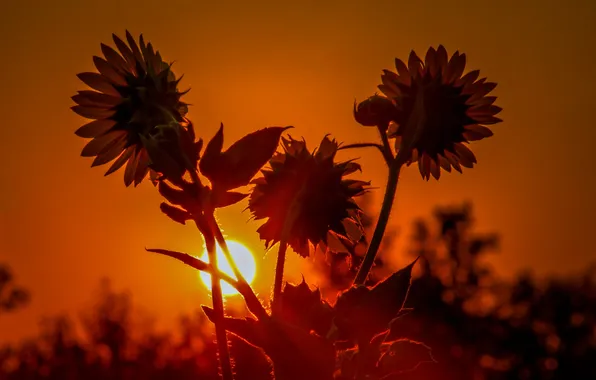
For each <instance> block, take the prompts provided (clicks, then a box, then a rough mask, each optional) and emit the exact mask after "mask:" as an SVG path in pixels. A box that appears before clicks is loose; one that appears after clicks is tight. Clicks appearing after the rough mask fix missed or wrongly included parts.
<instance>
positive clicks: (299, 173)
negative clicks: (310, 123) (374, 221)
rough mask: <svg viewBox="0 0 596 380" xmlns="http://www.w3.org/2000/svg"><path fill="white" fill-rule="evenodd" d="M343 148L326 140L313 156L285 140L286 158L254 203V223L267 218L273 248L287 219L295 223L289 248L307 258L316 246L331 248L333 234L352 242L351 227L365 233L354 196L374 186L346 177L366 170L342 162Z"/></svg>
mask: <svg viewBox="0 0 596 380" xmlns="http://www.w3.org/2000/svg"><path fill="white" fill-rule="evenodd" d="M338 146H339V145H338V143H337V142H336V141H335V140H331V139H329V138H328V137H325V138H324V139H323V141H322V142H321V144H320V146H319V148H318V149H316V150H315V151H314V152H313V153H311V152H309V151H308V149H307V147H306V143H305V142H304V141H298V140H294V139H293V138H292V137H289V138H287V139H286V138H282V147H283V150H284V151H283V153H276V154H275V155H274V156H273V158H272V159H271V160H270V161H269V164H270V166H271V167H270V168H269V169H266V170H263V171H262V174H263V176H262V177H260V178H257V179H256V180H254V181H253V183H254V184H255V187H254V189H253V192H252V194H251V196H250V200H249V209H250V210H251V212H252V214H253V215H254V218H255V219H256V220H259V219H265V218H266V219H267V221H266V222H265V223H264V224H263V225H262V226H261V227H260V228H259V229H258V232H259V234H260V236H261V239H263V240H265V244H266V245H267V247H270V246H271V245H273V244H275V243H277V242H279V241H280V240H281V239H282V234H283V233H284V232H283V231H284V227H285V228H287V226H285V223H286V222H287V220H291V221H292V222H291V228H290V229H289V234H288V235H289V236H288V239H287V240H288V244H289V245H290V247H292V249H293V250H294V251H295V252H297V253H298V254H300V255H301V256H303V257H306V256H308V255H309V254H310V250H311V247H316V246H317V245H319V244H320V243H326V242H327V237H328V235H329V234H332V235H336V236H337V237H338V238H340V239H349V238H350V236H348V232H347V230H346V227H348V225H349V224H350V225H351V226H350V227H352V226H354V225H355V226H357V227H359V228H360V213H361V212H360V209H359V207H358V205H357V204H356V203H355V201H354V197H356V196H359V195H361V194H363V193H364V192H365V190H366V186H367V185H368V183H367V182H363V181H358V180H350V179H345V178H344V177H345V176H346V175H348V174H351V173H353V172H355V171H357V170H360V166H359V165H358V164H357V163H355V162H353V161H346V162H341V163H336V162H335V161H334V159H335V154H336V152H337V149H338ZM348 229H350V228H348Z"/></svg>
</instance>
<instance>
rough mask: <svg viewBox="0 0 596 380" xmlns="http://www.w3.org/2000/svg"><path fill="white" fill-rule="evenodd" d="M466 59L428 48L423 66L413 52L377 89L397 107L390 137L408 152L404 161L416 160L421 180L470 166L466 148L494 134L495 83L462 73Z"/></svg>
mask: <svg viewBox="0 0 596 380" xmlns="http://www.w3.org/2000/svg"><path fill="white" fill-rule="evenodd" d="M465 65H466V55H465V54H460V53H459V52H455V53H454V54H453V55H452V56H451V58H449V57H448V55H447V51H446V50H445V48H444V47H443V46H442V45H440V46H439V48H438V49H436V50H435V49H434V48H432V47H431V48H429V49H428V51H427V53H426V56H425V59H424V62H423V61H422V60H421V59H420V58H419V57H418V55H416V53H415V52H414V51H412V52H411V53H410V56H409V59H408V64H407V65H406V64H405V63H404V62H403V61H401V60H400V59H396V60H395V67H396V71H397V72H393V71H389V70H384V72H383V75H382V76H381V79H382V82H383V84H381V85H380V86H379V89H380V90H381V91H382V92H383V94H384V95H385V96H386V97H387V99H388V100H391V101H392V103H393V104H394V105H395V108H396V110H395V112H394V115H393V117H392V123H391V125H390V126H389V130H388V134H389V137H392V138H395V148H396V150H399V149H406V151H405V154H406V155H407V157H406V163H407V164H408V165H409V164H411V163H412V162H416V161H418V166H419V169H420V173H421V174H422V177H423V178H425V179H429V178H430V176H431V175H432V176H433V177H435V178H436V179H438V178H439V177H440V175H441V168H442V169H443V170H446V171H448V172H450V171H451V168H452V167H453V168H454V169H455V170H457V171H459V172H461V170H462V169H461V167H462V166H464V167H467V168H472V167H473V166H474V164H475V163H476V157H475V156H474V154H473V153H472V151H471V150H470V149H468V147H467V146H466V144H468V143H469V142H470V141H475V140H481V139H483V138H485V137H490V136H492V134H493V133H492V131H491V130H490V129H489V128H487V127H486V125H491V124H496V123H499V122H500V121H501V119H499V118H497V117H495V115H496V114H498V113H499V112H500V111H501V108H500V107H497V106H496V105H494V104H493V103H494V102H495V100H496V99H497V98H496V97H495V96H487V95H488V94H489V93H490V92H491V91H492V90H493V89H494V88H495V87H496V83H492V82H487V81H486V78H482V79H478V77H479V74H480V72H479V71H478V70H474V71H470V72H468V73H467V74H465V75H463V73H464V69H465Z"/></svg>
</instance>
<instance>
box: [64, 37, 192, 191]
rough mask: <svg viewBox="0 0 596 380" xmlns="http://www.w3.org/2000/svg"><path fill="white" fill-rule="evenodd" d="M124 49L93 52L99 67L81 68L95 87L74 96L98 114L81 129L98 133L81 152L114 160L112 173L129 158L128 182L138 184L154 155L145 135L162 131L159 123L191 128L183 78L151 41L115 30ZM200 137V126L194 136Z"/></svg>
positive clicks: (85, 110) (87, 134)
mask: <svg viewBox="0 0 596 380" xmlns="http://www.w3.org/2000/svg"><path fill="white" fill-rule="evenodd" d="M112 37H113V39H114V43H115V45H116V48H117V49H118V51H116V50H114V49H113V48H111V47H109V46H107V45H104V44H102V45H101V50H102V53H103V55H104V57H105V59H104V58H101V57H97V56H95V57H93V62H94V64H95V67H96V68H97V70H98V72H97V73H94V72H93V73H92V72H85V73H81V74H78V77H79V79H81V80H82V81H83V82H84V83H85V84H86V85H88V86H89V87H91V88H92V89H93V90H95V91H91V90H84V91H79V92H78V94H77V95H75V96H73V97H72V99H73V100H74V101H75V102H76V103H77V104H78V105H76V106H74V107H72V109H73V111H74V112H76V113H77V114H79V115H81V116H83V117H85V118H87V119H92V120H93V121H91V122H90V123H88V124H85V125H83V126H82V127H80V128H79V129H78V130H77V131H76V132H75V133H76V134H77V135H78V136H80V137H84V138H92V139H93V140H91V141H90V142H89V143H88V144H87V145H86V146H85V147H84V148H83V151H82V153H81V155H82V156H84V157H95V160H94V161H93V164H92V166H98V165H103V164H106V163H108V162H111V161H113V160H115V161H114V162H113V164H112V165H111V167H110V168H109V169H108V171H107V172H106V175H108V174H110V173H113V172H115V171H116V170H118V169H120V168H121V167H122V166H124V164H126V169H125V173H124V182H125V184H126V186H129V185H130V184H131V183H133V182H134V184H135V185H138V184H139V183H140V182H141V181H142V180H143V178H145V176H146V175H147V173H148V172H149V166H150V164H151V159H150V157H149V154H148V152H147V149H146V147H145V146H144V143H143V141H150V140H151V138H152V137H153V136H154V135H156V134H159V133H160V130H159V129H158V128H157V127H158V126H160V125H161V126H163V125H170V124H171V123H172V122H175V123H180V125H183V126H184V127H185V128H187V126H188V123H187V121H186V119H185V117H184V116H185V115H186V113H187V110H188V109H187V105H186V104H185V103H183V102H181V100H180V98H181V96H182V95H183V94H184V93H183V92H179V91H178V88H177V87H178V83H179V81H180V79H176V77H175V75H174V73H173V72H172V71H171V64H168V63H166V62H164V61H163V60H162V58H161V55H160V54H159V52H158V51H156V50H154V49H153V46H152V45H151V43H148V44H145V41H144V39H143V36H142V35H141V36H140V39H139V44H138V45H137V43H136V42H135V40H134V39H133V37H132V36H131V34H130V33H129V32H128V31H127V32H126V40H127V42H128V45H127V44H126V43H124V41H122V40H121V39H120V38H118V37H117V36H116V35H112ZM191 137H192V138H193V139H194V132H193V133H192V136H191Z"/></svg>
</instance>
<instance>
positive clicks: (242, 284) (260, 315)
mask: <svg viewBox="0 0 596 380" xmlns="http://www.w3.org/2000/svg"><path fill="white" fill-rule="evenodd" d="M210 215H211V217H210V220H209V221H210V225H211V231H212V232H213V234H214V235H215V239H216V240H217V244H219V246H220V247H221V250H222V251H223V253H224V256H225V257H226V259H227V260H228V262H229V263H230V267H231V268H232V271H233V272H234V276H235V277H236V279H237V281H236V282H235V284H231V285H232V286H234V288H236V290H238V292H239V293H240V294H241V295H242V296H243V297H244V301H245V302H246V305H247V306H248V309H249V310H250V311H251V312H252V313H253V314H254V315H255V316H256V317H257V319H259V320H263V319H266V318H268V317H269V315H268V314H267V311H266V310H265V308H264V307H263V304H261V301H259V299H258V297H257V295H256V294H255V292H254V290H253V289H252V287H251V286H250V284H249V283H248V281H246V279H245V278H244V276H243V275H242V273H241V272H240V270H239V269H238V267H237V266H236V263H235V262H234V259H233V258H232V255H231V253H230V249H229V248H228V243H227V242H226V239H225V238H224V236H223V233H222V232H221V229H220V228H219V225H218V224H217V221H216V220H215V218H214V217H213V214H210Z"/></svg>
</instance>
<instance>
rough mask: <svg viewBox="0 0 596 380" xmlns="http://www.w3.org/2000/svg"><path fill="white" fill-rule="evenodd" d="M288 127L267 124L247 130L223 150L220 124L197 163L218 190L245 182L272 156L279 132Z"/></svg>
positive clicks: (242, 184) (244, 183) (228, 188)
mask: <svg viewBox="0 0 596 380" xmlns="http://www.w3.org/2000/svg"><path fill="white" fill-rule="evenodd" d="M288 128H291V127H269V128H264V129H260V130H258V131H256V132H253V133H250V134H248V135H246V136H244V137H243V138H241V139H240V140H238V141H236V142H235V143H234V144H232V145H231V146H230V147H229V148H228V149H227V150H226V151H225V152H223V153H222V152H221V150H222V146H223V125H222V126H221V127H220V129H219V131H218V132H217V134H216V135H215V136H214V137H213V139H212V140H211V141H209V144H207V147H206V148H205V153H204V154H203V157H202V159H201V161H200V163H199V168H200V169H201V173H203V175H205V177H207V178H208V179H209V180H210V181H211V182H212V183H213V187H214V188H216V187H217V188H219V189H221V190H230V189H235V188H237V187H240V186H245V185H248V183H249V182H250V180H251V179H252V178H253V177H254V176H255V175H256V174H257V173H258V171H259V170H260V169H261V168H262V167H263V165H265V164H266V163H267V161H269V159H271V156H273V154H274V153H275V151H276V150H277V146H278V144H279V139H280V137H281V134H282V133H283V132H284V131H285V130H286V129H288Z"/></svg>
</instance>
